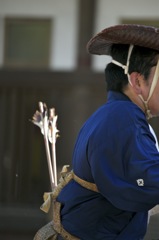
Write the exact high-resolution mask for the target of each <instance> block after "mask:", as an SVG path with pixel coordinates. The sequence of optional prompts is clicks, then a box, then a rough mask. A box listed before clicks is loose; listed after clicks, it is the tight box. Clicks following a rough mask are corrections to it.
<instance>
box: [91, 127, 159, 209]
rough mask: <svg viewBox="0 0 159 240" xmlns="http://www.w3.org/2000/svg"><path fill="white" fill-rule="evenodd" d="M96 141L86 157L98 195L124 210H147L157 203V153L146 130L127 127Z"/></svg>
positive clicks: (158, 155)
mask: <svg viewBox="0 0 159 240" xmlns="http://www.w3.org/2000/svg"><path fill="white" fill-rule="evenodd" d="M100 138H102V136H101V137H100ZM99 143H100V144H99V145H98V146H96V147H95V148H94V150H93V151H91V153H90V156H89V158H90V165H91V169H92V174H93V177H94V181H95V183H96V184H97V187H98V189H99V191H100V192H101V194H102V195H103V196H104V197H105V198H107V199H108V200H109V201H110V202H111V203H112V204H113V205H114V206H116V207H117V208H120V209H122V210H126V211H135V212H137V211H145V210H146V211H147V210H149V209H151V208H153V207H154V206H155V205H156V204H158V203H159V153H158V150H157V149H156V145H155V139H154V136H153V135H152V133H151V132H150V131H149V129H145V128H133V127H130V128H128V129H125V130H124V131H123V130H121V131H120V132H118V134H117V135H116V136H115V135H112V136H111V137H110V138H109V139H106V140H105V139H104V136H103V140H102V139H100V141H99Z"/></svg>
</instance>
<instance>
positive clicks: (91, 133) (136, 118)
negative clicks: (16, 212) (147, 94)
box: [58, 91, 159, 240]
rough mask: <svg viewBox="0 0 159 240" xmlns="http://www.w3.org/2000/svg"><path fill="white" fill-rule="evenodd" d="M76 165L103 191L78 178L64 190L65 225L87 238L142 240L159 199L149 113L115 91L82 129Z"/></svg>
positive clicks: (158, 161) (79, 172)
mask: <svg viewBox="0 0 159 240" xmlns="http://www.w3.org/2000/svg"><path fill="white" fill-rule="evenodd" d="M73 170H74V172H75V174H76V175H77V176H79V177H80V178H82V179H84V180H86V181H89V182H92V183H95V184H96V185H97V187H98V189H99V191H100V193H95V192H92V191H90V190H87V189H85V188H83V187H81V186H80V185H79V184H78V183H76V182H75V181H74V180H72V181H71V182H70V183H69V184H68V185H67V186H66V187H65V188H64V189H63V190H62V192H61V193H60V195H59V197H58V201H60V202H61V203H62V210H61V219H62V224H63V226H64V228H65V229H66V230H67V231H68V232H70V233H71V234H73V235H75V236H77V237H79V238H80V239H82V240H103V239H107V240H114V239H116V240H128V239H129V240H139V239H142V238H143V237H144V235H145V233H146V229H147V215H148V210H149V209H151V208H152V207H154V206H155V205H156V204H158V203H159V153H158V151H157V149H156V146H155V139H154V136H153V135H152V134H151V132H150V130H149V125H148V123H147V120H146V117H145V114H144V113H143V111H142V110H141V109H140V108H139V107H138V106H137V105H135V104H134V103H133V102H131V101H130V99H129V98H128V97H127V96H125V95H124V94H122V93H118V92H113V91H110V92H109V93H108V100H107V103H106V104H104V105H103V106H101V107H100V108H99V109H98V110H97V111H96V112H95V113H94V114H93V115H92V116H91V117H90V118H89V119H88V120H87V121H86V123H85V124H84V125H83V127H82V128H81V130H80V132H79V135H78V138H77V141H76V144H75V147H74V153H73Z"/></svg>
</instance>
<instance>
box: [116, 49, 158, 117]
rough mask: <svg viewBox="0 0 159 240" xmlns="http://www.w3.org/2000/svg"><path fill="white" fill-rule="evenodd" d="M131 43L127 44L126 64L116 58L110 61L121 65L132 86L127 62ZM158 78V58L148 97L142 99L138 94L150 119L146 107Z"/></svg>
mask: <svg viewBox="0 0 159 240" xmlns="http://www.w3.org/2000/svg"><path fill="white" fill-rule="evenodd" d="M133 47H134V46H133V45H130V46H129V50H128V57H127V62H126V65H124V64H122V63H120V62H118V61H116V60H114V59H113V60H112V63H114V64H115V65H117V66H119V67H122V68H123V69H124V73H125V74H127V76H128V81H129V83H130V85H131V86H132V83H131V80H130V75H129V72H128V71H129V62H130V56H131V53H132V50H133ZM158 78H159V60H158V62H157V66H156V70H155V74H154V77H153V80H152V83H151V87H150V91H149V95H148V98H147V100H144V98H143V96H142V95H139V97H140V99H141V101H142V102H143V104H144V106H145V113H146V116H147V118H148V119H150V118H151V117H152V114H151V112H150V109H149V108H148V101H149V100H150V98H151V96H152V94H153V92H154V89H155V87H156V84H157V81H158Z"/></svg>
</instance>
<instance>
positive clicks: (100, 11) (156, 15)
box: [93, 0, 159, 71]
mask: <svg viewBox="0 0 159 240" xmlns="http://www.w3.org/2000/svg"><path fill="white" fill-rule="evenodd" d="M123 18H127V19H149V20H153V19H159V0H151V1H150V0H133V1H131V0H97V8H96V21H95V28H94V34H96V33H97V32H99V31H101V30H103V29H104V28H106V27H109V26H112V25H116V24H120V20H121V19H123ZM109 61H110V58H108V57H106V56H94V57H93V69H94V70H96V71H103V69H104V68H105V66H106V64H107V63H108V62H109Z"/></svg>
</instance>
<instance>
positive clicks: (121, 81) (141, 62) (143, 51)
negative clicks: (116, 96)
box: [105, 44, 159, 92]
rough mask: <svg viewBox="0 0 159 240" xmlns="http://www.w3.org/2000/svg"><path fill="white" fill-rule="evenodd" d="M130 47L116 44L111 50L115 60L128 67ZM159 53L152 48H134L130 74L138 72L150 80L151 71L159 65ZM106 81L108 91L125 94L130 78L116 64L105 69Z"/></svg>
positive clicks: (110, 64)
mask: <svg viewBox="0 0 159 240" xmlns="http://www.w3.org/2000/svg"><path fill="white" fill-rule="evenodd" d="M129 46H130V45H126V44H114V45H113V46H112V49H111V56H112V58H113V59H114V60H116V61H118V62H119V63H121V64H124V65H126V62H127V56H128V49H129ZM158 56H159V52H158V51H156V50H153V49H150V48H145V47H139V46H134V47H133V50H132V53H131V56H130V64H129V69H128V72H129V74H131V73H132V72H138V73H140V74H141V75H143V76H144V78H145V80H147V79H148V77H149V74H150V70H151V68H152V67H153V66H155V65H156V64H157V61H158ZM105 79H106V84H107V90H108V91H109V90H112V91H118V92H123V90H124V88H125V87H126V86H127V84H128V77H127V75H126V74H125V73H124V69H123V68H121V67H120V66H117V65H115V64H114V63H109V64H108V65H107V66H106V68H105Z"/></svg>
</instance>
